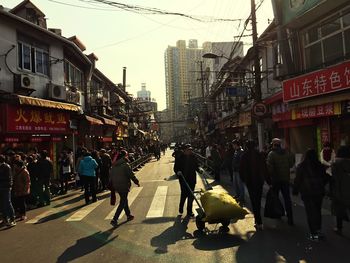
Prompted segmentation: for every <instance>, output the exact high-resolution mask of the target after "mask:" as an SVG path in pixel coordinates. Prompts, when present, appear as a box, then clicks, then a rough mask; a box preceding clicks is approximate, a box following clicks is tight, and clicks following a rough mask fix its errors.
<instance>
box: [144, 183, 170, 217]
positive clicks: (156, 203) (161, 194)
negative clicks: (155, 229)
mask: <svg viewBox="0 0 350 263" xmlns="http://www.w3.org/2000/svg"><path fill="white" fill-rule="evenodd" d="M167 191H168V186H158V188H157V191H156V193H155V195H154V198H153V200H152V203H151V207H150V209H149V210H148V213H147V215H146V218H154V217H161V216H162V215H163V212H164V206H165V201H166V194H167Z"/></svg>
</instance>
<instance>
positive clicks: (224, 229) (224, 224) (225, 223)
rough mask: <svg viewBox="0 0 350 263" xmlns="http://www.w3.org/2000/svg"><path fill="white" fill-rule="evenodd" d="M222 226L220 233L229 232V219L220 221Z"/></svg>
mask: <svg viewBox="0 0 350 263" xmlns="http://www.w3.org/2000/svg"><path fill="white" fill-rule="evenodd" d="M221 224H222V226H221V227H220V232H222V233H228V232H230V228H229V227H228V226H229V225H230V220H223V221H221Z"/></svg>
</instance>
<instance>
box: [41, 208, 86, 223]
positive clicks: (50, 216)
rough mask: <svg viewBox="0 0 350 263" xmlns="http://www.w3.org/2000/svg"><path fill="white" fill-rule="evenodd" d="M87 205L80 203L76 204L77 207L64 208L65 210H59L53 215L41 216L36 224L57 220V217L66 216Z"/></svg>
mask: <svg viewBox="0 0 350 263" xmlns="http://www.w3.org/2000/svg"><path fill="white" fill-rule="evenodd" d="M84 206H85V205H79V206H75V207H72V208H70V209H67V210H63V211H59V212H57V213H55V214H52V215H49V216H46V217H43V218H41V219H40V220H39V221H38V222H36V223H35V225H37V224H42V223H45V222H48V221H51V220H55V219H57V218H61V217H63V216H66V215H68V214H70V213H72V212H75V211H77V210H79V209H80V208H82V207H84Z"/></svg>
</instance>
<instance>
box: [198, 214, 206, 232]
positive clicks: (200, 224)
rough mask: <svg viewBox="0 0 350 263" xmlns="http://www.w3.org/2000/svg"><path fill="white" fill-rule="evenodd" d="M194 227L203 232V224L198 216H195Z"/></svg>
mask: <svg viewBox="0 0 350 263" xmlns="http://www.w3.org/2000/svg"><path fill="white" fill-rule="evenodd" d="M196 226H197V229H198V230H199V231H203V230H204V228H205V222H203V221H202V218H201V217H200V216H196Z"/></svg>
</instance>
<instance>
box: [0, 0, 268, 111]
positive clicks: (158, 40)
mask: <svg viewBox="0 0 350 263" xmlns="http://www.w3.org/2000/svg"><path fill="white" fill-rule="evenodd" d="M20 2H21V1H20V0H1V4H2V5H3V6H5V7H9V8H12V7H14V6H16V5H17V4H19V3H20ZM32 2H33V3H34V4H35V5H36V6H37V7H38V8H39V9H41V11H42V12H43V13H45V14H46V17H47V24H48V27H49V28H60V29H62V35H63V36H65V37H70V36H73V35H77V36H78V38H79V39H80V40H81V41H82V42H83V43H84V44H85V46H86V47H87V50H86V51H85V53H86V54H90V53H91V52H94V53H95V54H96V55H97V57H98V58H99V60H98V61H97V68H98V69H99V70H101V71H102V72H103V73H104V74H105V75H106V76H107V77H108V78H110V79H111V80H112V81H113V82H114V83H121V82H122V69H123V67H127V74H126V75H127V84H129V85H130V87H127V91H128V92H130V93H132V94H134V95H136V92H137V91H138V90H141V83H146V87H147V90H150V91H151V96H152V97H153V98H155V99H156V101H157V102H158V109H159V110H163V109H165V106H166V105H165V76H164V51H165V49H166V48H167V47H168V46H169V45H170V46H175V45H176V41H177V40H180V39H181V40H186V41H188V40H189V39H197V40H198V43H199V45H200V46H201V45H202V43H203V42H205V41H211V42H215V41H234V40H237V39H235V36H237V35H239V34H240V32H241V31H242V28H243V26H244V21H245V20H246V18H247V17H248V16H249V13H250V0H119V1H114V2H119V3H123V4H128V5H132V6H135V5H136V6H142V7H152V8H157V9H161V10H164V11H170V12H177V13H183V14H186V15H190V16H195V17H196V18H200V19H205V20H206V21H208V20H210V18H220V19H223V18H227V19H242V21H241V22H239V21H236V22H227V21H220V22H198V21H195V20H192V19H189V18H185V17H182V16H173V15H159V14H156V15H149V14H144V13H143V14H139V13H135V12H128V11H124V10H121V9H117V8H115V7H111V6H108V5H104V4H97V3H96V2H95V1H94V0H32ZM260 2H261V0H256V4H257V5H259V3H260ZM262 2H263V3H262V5H261V7H260V8H259V9H258V11H257V18H258V32H259V33H261V32H262V31H263V30H264V29H265V28H266V27H267V25H268V20H271V19H272V18H273V13H272V7H271V0H265V1H264V0H262ZM248 29H250V26H249V27H248ZM250 33H251V31H246V32H245V34H250ZM242 41H243V42H244V44H245V46H244V47H245V51H246V50H247V49H248V48H249V45H250V44H251V42H252V38H251V36H249V37H245V38H242Z"/></svg>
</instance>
